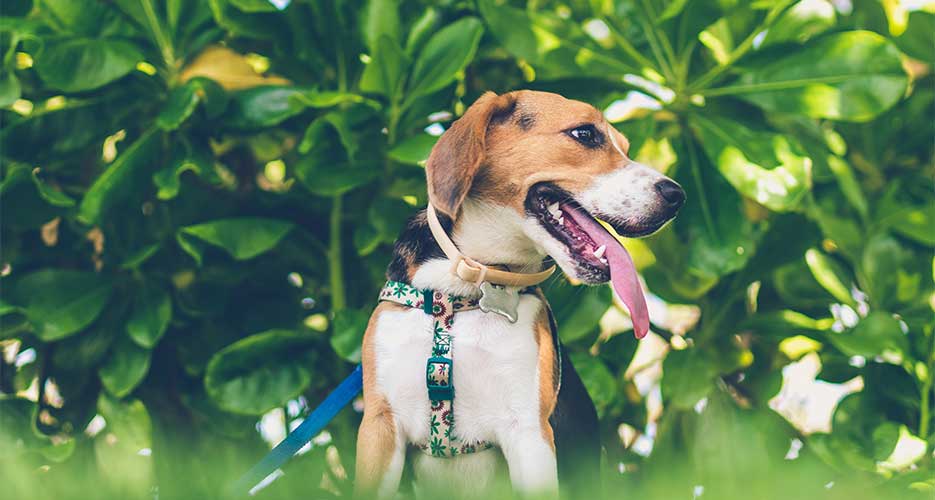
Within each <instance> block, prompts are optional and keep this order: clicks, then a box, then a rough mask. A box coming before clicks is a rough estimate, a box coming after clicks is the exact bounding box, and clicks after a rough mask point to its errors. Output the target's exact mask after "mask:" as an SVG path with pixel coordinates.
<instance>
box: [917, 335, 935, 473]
mask: <svg viewBox="0 0 935 500" xmlns="http://www.w3.org/2000/svg"><path fill="white" fill-rule="evenodd" d="M930 344H931V346H930V347H929V354H928V366H927V367H926V368H927V372H928V373H926V374H925V375H926V377H925V381H924V382H923V383H922V391H921V394H920V396H921V397H920V400H919V437H920V438H922V439H924V440H925V442H926V443H927V445H926V448H925V455H926V456H931V449H932V442H931V440H930V439H928V434H929V421H930V420H931V419H932V417H931V413H930V412H931V404H932V401H931V397H930V395H931V393H932V384H933V382H935V373H933V371H935V332H932V339H931V341H930Z"/></svg>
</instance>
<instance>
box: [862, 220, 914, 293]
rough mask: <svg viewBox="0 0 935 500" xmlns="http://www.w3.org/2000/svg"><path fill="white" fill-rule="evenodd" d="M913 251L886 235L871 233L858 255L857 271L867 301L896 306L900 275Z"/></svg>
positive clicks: (910, 258) (909, 260) (911, 260)
mask: <svg viewBox="0 0 935 500" xmlns="http://www.w3.org/2000/svg"><path fill="white" fill-rule="evenodd" d="M913 261H914V259H913V257H912V254H911V253H909V252H908V251H907V250H905V249H904V248H903V247H902V245H901V244H900V243H899V241H898V240H896V239H895V238H893V237H892V236H890V235H889V234H885V233H884V234H877V235H874V236H872V237H871V238H870V239H869V241H867V242H866V243H865V245H864V252H863V255H861V256H860V263H861V265H860V267H859V269H860V272H861V274H862V275H863V277H864V278H865V280H864V281H863V283H864V286H865V291H866V292H867V293H868V294H869V295H870V302H871V303H873V304H875V305H877V306H881V307H887V306H891V305H895V304H896V303H897V301H898V297H899V274H900V272H901V271H902V272H903V273H904V274H905V269H906V266H907V264H909V263H910V262H913Z"/></svg>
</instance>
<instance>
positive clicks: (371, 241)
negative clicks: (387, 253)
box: [354, 224, 383, 256]
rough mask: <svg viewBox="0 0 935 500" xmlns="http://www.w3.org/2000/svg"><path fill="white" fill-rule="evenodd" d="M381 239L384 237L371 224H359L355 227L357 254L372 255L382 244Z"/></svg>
mask: <svg viewBox="0 0 935 500" xmlns="http://www.w3.org/2000/svg"><path fill="white" fill-rule="evenodd" d="M381 241H383V238H382V237H381V235H380V232H379V231H377V230H376V229H375V228H374V227H373V226H372V225H370V224H358V225H357V227H355V228H354V249H356V250H357V255H360V256H366V255H370V254H371V253H373V251H374V250H376V249H377V247H378V246H380V242H381Z"/></svg>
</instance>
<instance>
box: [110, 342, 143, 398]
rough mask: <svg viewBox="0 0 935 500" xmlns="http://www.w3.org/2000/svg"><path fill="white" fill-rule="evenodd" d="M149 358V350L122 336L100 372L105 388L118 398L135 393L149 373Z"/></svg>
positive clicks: (115, 343) (111, 349)
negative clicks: (134, 390)
mask: <svg viewBox="0 0 935 500" xmlns="http://www.w3.org/2000/svg"><path fill="white" fill-rule="evenodd" d="M149 356H150V352H149V350H148V349H144V348H142V347H140V346H138V345H136V344H134V343H133V342H132V341H131V340H130V338H129V337H127V336H125V335H121V336H120V338H118V339H117V341H116V342H114V344H113V345H112V346H111V348H110V356H108V358H107V361H105V362H104V364H103V365H102V366H101V367H100V369H99V370H98V375H99V376H100V378H101V383H102V384H103V385H104V388H105V389H107V391H108V392H109V393H111V394H113V395H114V396H116V397H118V398H122V397H124V396H126V395H128V394H130V393H131V392H133V389H135V388H136V386H137V385H139V384H140V382H142V381H143V378H144V377H146V373H147V372H149Z"/></svg>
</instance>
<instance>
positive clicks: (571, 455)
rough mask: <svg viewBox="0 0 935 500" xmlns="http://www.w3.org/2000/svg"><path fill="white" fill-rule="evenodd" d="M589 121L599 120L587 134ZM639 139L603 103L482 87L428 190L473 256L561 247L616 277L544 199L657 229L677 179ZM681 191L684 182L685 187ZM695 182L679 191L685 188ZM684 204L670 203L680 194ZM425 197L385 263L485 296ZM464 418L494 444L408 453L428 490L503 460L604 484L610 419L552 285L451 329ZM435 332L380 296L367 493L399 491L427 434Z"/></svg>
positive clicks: (571, 486) (365, 446) (547, 474)
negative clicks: (562, 226)
mask: <svg viewBox="0 0 935 500" xmlns="http://www.w3.org/2000/svg"><path fill="white" fill-rule="evenodd" d="M581 127H585V128H586V129H587V130H589V131H592V132H593V134H592V133H591V132H588V133H587V136H588V137H591V138H595V137H596V139H595V140H593V141H588V142H583V141H581V140H579V139H578V138H577V137H579V136H581V135H582V133H581V132H580V130H581ZM628 148H629V143H628V141H627V139H626V138H625V137H624V136H623V135H622V134H620V133H619V132H618V131H617V130H616V129H614V128H613V127H612V126H610V125H609V124H608V123H607V122H606V120H604V118H603V116H602V114H601V113H600V111H598V110H597V109H595V108H593V107H592V106H590V105H588V104H585V103H582V102H578V101H572V100H568V99H565V98H563V97H561V96H559V95H556V94H549V93H543V92H532V91H518V92H512V93H509V94H504V95H501V96H498V95H496V94H493V93H487V94H484V95H483V96H482V97H481V98H479V99H478V100H477V102H475V103H474V104H473V105H472V106H471V107H470V108H469V109H468V110H467V112H466V113H465V114H464V116H463V117H462V118H461V119H459V120H458V121H456V122H455V123H454V124H453V125H452V126H451V128H450V129H449V130H448V131H447V132H446V133H445V134H444V135H443V136H442V137H441V138H440V140H439V142H438V144H437V145H436V146H435V148H434V149H433V151H432V153H431V156H430V157H429V161H428V164H427V166H426V176H427V181H428V190H429V202H430V203H432V204H433V205H434V206H435V208H436V210H437V211H438V212H439V218H440V220H441V223H442V226H443V227H444V228H445V230H446V231H447V232H448V234H449V235H451V237H452V240H453V241H454V242H455V244H456V245H457V246H458V248H459V249H460V250H461V252H462V253H463V254H464V255H468V256H470V257H472V258H474V259H476V260H477V261H480V262H484V263H487V264H497V265H500V266H505V267H506V268H507V269H509V270H510V271H514V272H536V271H539V270H541V269H542V268H543V264H544V261H545V260H546V259H549V258H550V259H552V260H554V261H555V262H556V263H557V264H558V265H559V266H560V267H561V268H562V270H563V271H564V272H565V273H566V274H567V275H568V276H570V277H572V278H575V279H577V280H580V281H583V282H585V283H589V284H597V283H601V282H606V281H607V279H608V275H607V274H606V273H604V272H603V271H600V270H595V269H594V267H593V266H589V265H587V264H586V263H583V261H582V260H581V259H580V258H579V256H576V254H575V253H574V252H573V251H572V249H571V248H570V247H569V246H567V245H565V244H564V243H563V242H562V241H560V240H559V239H557V238H556V237H554V236H553V235H552V234H550V232H549V231H548V230H546V229H545V228H544V227H543V223H542V222H541V221H540V219H539V218H538V217H537V215H536V213H535V211H534V209H533V207H532V206H531V203H532V200H533V198H534V197H535V195H536V193H537V192H538V191H537V190H539V189H543V186H548V188H549V189H553V190H556V191H557V192H560V193H563V195H565V196H568V197H570V198H572V199H573V200H574V201H575V202H577V203H578V204H579V205H580V207H581V208H582V209H584V210H586V211H587V212H589V213H590V214H591V215H593V216H595V217H598V218H600V219H602V220H604V221H606V222H607V223H609V224H611V225H612V226H613V227H614V228H615V229H616V230H617V232H618V233H620V234H621V235H624V236H641V235H644V234H648V233H651V232H653V231H655V230H657V229H658V228H659V227H661V226H662V224H664V223H665V222H666V221H668V220H669V219H671V218H672V217H673V216H674V214H675V210H677V208H678V207H677V206H675V205H677V204H680V203H681V202H678V203H677V204H676V203H673V202H672V201H671V200H668V201H667V199H665V196H663V195H661V194H660V193H662V191H661V190H660V187H659V186H660V185H662V184H666V183H669V184H671V185H674V186H676V187H675V188H672V187H671V186H668V188H669V189H677V185H675V184H674V182H672V181H671V180H668V179H667V178H666V177H664V176H663V175H662V174H660V173H658V172H656V171H655V170H653V169H651V168H649V167H646V166H643V165H640V164H638V163H635V162H633V161H632V160H630V159H629V158H628V157H627V149H628ZM678 191H679V192H681V190H680V189H679V190H678ZM682 196H683V195H682ZM673 207H674V208H673ZM425 217H426V216H425V213H424V211H422V212H420V213H419V214H417V215H416V216H415V217H414V218H413V219H411V220H410V221H409V222H408V224H407V226H406V228H405V229H404V231H403V233H402V234H401V235H400V237H399V239H398V241H397V244H396V247H395V251H394V256H393V260H392V262H391V263H390V265H389V268H388V270H387V276H388V278H389V279H391V280H395V281H403V282H407V283H410V284H412V285H413V286H415V287H417V288H431V289H434V290H438V291H442V292H445V293H452V294H458V295H466V296H472V297H477V296H478V295H479V291H478V289H477V287H476V286H475V285H474V284H473V283H468V282H465V281H463V280H461V279H460V278H458V277H457V276H455V275H453V274H452V273H451V263H450V262H449V261H448V260H447V258H446V257H445V255H444V254H443V253H442V251H441V249H440V248H439V247H438V245H437V244H436V243H435V240H434V239H433V238H432V235H431V233H430V231H429V228H428V225H427V222H426V218H425ZM452 336H453V339H454V340H453V342H454V346H453V352H454V359H455V362H454V374H453V380H456V381H457V383H456V385H457V391H458V393H457V394H458V396H457V399H456V400H455V404H454V409H455V421H456V422H457V423H456V426H455V428H456V430H457V433H458V435H459V437H461V438H462V439H463V440H465V441H472V440H486V441H488V442H491V443H494V444H495V445H496V446H497V447H496V448H495V449H494V450H490V451H484V452H479V453H474V454H469V455H461V456H457V457H454V458H447V459H439V458H434V457H430V456H427V455H425V454H422V453H412V454H411V455H410V456H409V457H408V458H410V459H411V460H410V461H411V464H412V467H413V471H414V473H415V478H416V483H417V492H429V491H434V490H443V491H447V492H449V494H450V492H452V491H455V492H463V493H464V494H468V493H470V492H478V494H479V495H481V493H480V492H482V491H484V490H485V488H486V487H489V486H491V485H492V484H493V481H494V478H495V477H496V476H497V474H498V470H500V469H502V462H503V461H504V460H505V462H506V465H507V467H506V468H507V469H508V473H509V479H510V482H511V484H512V486H513V489H514V490H515V491H516V492H518V493H520V494H524V495H544V496H556V495H557V494H558V492H559V486H561V489H562V490H563V491H568V492H569V493H570V494H571V492H572V491H573V490H576V489H578V488H579V487H583V488H584V489H587V490H589V491H593V489H594V487H595V485H598V484H599V472H598V471H599V463H600V440H599V437H598V420H597V414H596V411H595V409H594V405H593V403H592V402H591V399H590V397H589V396H588V394H587V391H586V390H585V388H584V384H583V383H582V382H581V380H580V378H579V377H578V375H577V373H576V372H575V369H574V367H573V366H572V365H571V363H570V362H569V361H568V358H567V357H565V356H560V355H559V352H560V349H559V345H558V340H557V339H558V334H557V331H556V325H555V321H554V319H553V318H552V314H551V311H550V309H549V305H548V303H547V302H546V300H545V298H544V297H543V296H542V295H541V294H538V293H537V294H526V295H522V296H521V298H520V305H519V320H518V321H517V322H516V323H509V322H508V321H507V320H506V319H504V318H503V317H501V316H499V315H495V314H485V313H483V312H481V311H480V310H469V311H462V312H459V313H457V316H456V321H455V323H454V328H453V332H452ZM431 346H432V335H431V331H430V328H429V318H428V317H427V316H426V315H425V314H424V313H423V312H422V311H421V310H420V309H409V308H405V307H403V306H400V305H397V304H393V303H386V302H382V303H380V304H379V305H378V306H377V307H376V309H375V310H374V312H373V315H372V317H371V319H370V323H369V325H368V327H367V331H366V333H365V336H364V341H363V348H362V358H363V359H362V363H363V369H364V416H363V421H362V423H361V426H360V431H359V435H358V441H357V471H356V487H357V491H358V493H359V494H360V495H377V496H379V497H382V498H386V497H392V496H393V495H394V494H395V493H396V491H397V489H398V487H399V484H400V479H401V477H402V472H403V468H404V467H405V465H406V463H407V452H408V451H409V449H410V445H411V444H413V443H420V442H425V441H426V440H427V438H428V435H429V418H428V415H429V400H428V397H427V394H426V387H425V362H426V359H427V358H428V357H429V355H430V352H431Z"/></svg>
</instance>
